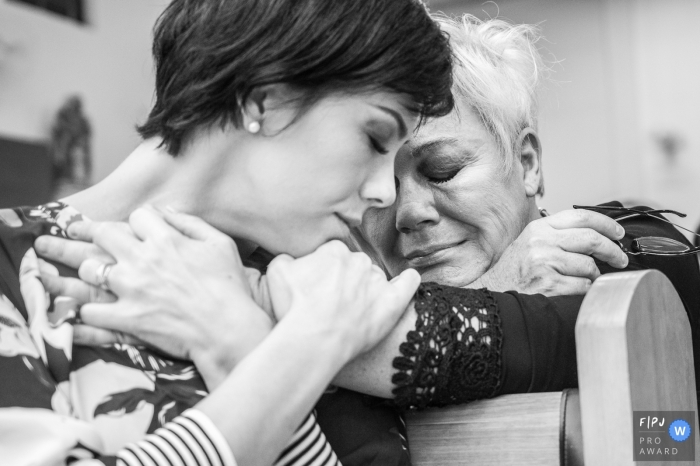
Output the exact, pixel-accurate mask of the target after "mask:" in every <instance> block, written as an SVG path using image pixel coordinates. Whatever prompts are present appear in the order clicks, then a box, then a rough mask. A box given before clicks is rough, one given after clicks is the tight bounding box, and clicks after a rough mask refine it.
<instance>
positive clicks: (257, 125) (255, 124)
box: [248, 121, 260, 134]
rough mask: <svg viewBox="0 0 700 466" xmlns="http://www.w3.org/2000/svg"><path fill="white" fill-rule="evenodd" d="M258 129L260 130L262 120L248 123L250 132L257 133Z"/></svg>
mask: <svg viewBox="0 0 700 466" xmlns="http://www.w3.org/2000/svg"><path fill="white" fill-rule="evenodd" d="M258 131H260V122H259V121H251V122H250V124H249V125H248V132H249V133H252V134H255V133H257V132H258Z"/></svg>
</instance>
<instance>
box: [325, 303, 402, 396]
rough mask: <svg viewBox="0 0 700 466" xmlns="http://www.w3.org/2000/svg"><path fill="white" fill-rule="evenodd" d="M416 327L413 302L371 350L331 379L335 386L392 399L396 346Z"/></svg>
mask: <svg viewBox="0 0 700 466" xmlns="http://www.w3.org/2000/svg"><path fill="white" fill-rule="evenodd" d="M415 328H416V311H415V308H414V306H413V301H411V304H410V305H409V306H408V309H407V310H406V312H405V313H404V315H403V317H402V318H401V320H399V322H398V323H397V324H396V326H395V327H394V328H393V329H392V331H391V332H390V333H389V334H388V335H387V336H386V338H384V340H382V341H381V342H380V343H379V344H378V345H377V346H375V347H374V348H373V349H372V350H371V351H368V352H366V353H363V354H361V355H359V356H358V357H356V358H355V359H353V360H352V361H350V362H349V363H348V364H347V365H346V366H345V367H343V368H342V370H341V371H340V372H339V373H338V375H337V376H336V377H335V379H334V380H333V383H334V384H335V385H338V386H339V387H343V388H347V389H348V390H354V391H356V392H360V393H366V394H368V395H373V396H377V397H380V398H393V397H394V394H393V393H392V390H393V389H394V388H395V386H394V384H393V383H392V381H391V377H392V375H393V374H394V373H395V372H396V369H394V367H393V363H394V359H396V358H397V357H399V356H401V352H400V351H399V346H400V345H401V344H402V343H403V342H405V341H406V335H407V334H408V332H409V331H411V330H415Z"/></svg>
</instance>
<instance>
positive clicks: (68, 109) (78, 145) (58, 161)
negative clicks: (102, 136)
mask: <svg viewBox="0 0 700 466" xmlns="http://www.w3.org/2000/svg"><path fill="white" fill-rule="evenodd" d="M90 133H91V131H90V123H88V120H87V118H86V117H85V115H83V111H82V102H81V101H80V97H78V96H72V97H69V98H68V100H66V102H65V103H64V104H63V105H62V106H61V108H60V109H59V110H58V114H57V115H56V121H55V123H54V125H53V127H52V128H51V158H52V163H53V172H54V182H55V183H56V184H55V187H56V191H57V193H56V194H59V195H61V194H70V192H69V191H75V190H77V189H72V188H71V186H74V187H78V188H80V189H82V188H84V187H85V186H86V185H87V184H89V181H90V173H91V169H92V163H91V153H90Z"/></svg>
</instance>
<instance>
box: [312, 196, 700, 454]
mask: <svg viewBox="0 0 700 466" xmlns="http://www.w3.org/2000/svg"><path fill="white" fill-rule="evenodd" d="M604 205H610V206H621V204H620V203H616V202H615V203H608V204H604ZM642 208H643V209H647V208H645V207H642ZM602 213H605V214H606V215H609V216H610V217H612V218H616V217H620V216H621V215H622V214H623V212H621V211H602ZM621 223H622V225H623V226H624V227H625V230H626V235H625V238H623V239H622V243H623V244H625V246H628V247H629V246H630V245H631V242H632V240H633V239H634V238H636V237H638V236H652V235H653V236H665V237H670V238H673V239H676V240H678V241H682V242H684V243H686V244H690V243H689V242H688V241H687V239H686V238H685V237H684V236H683V235H682V234H681V233H680V232H679V231H678V230H676V229H675V228H674V227H673V226H671V225H669V224H667V223H665V222H663V221H660V220H657V219H653V218H650V217H634V218H631V219H628V220H623V221H622V222H621ZM598 267H599V269H600V271H601V273H611V272H616V271H619V270H618V269H613V268H612V267H610V266H608V265H607V264H601V263H598ZM644 269H657V270H660V271H661V272H663V273H664V274H666V275H667V276H668V277H669V279H670V280H671V282H672V283H673V284H674V286H675V287H676V290H677V291H678V293H679V295H680V296H681V299H682V300H683V303H684V305H685V307H686V311H687V312H688V316H689V319H690V323H691V331H692V336H693V350H694V355H695V361H696V363H695V364H696V371H695V373H696V377H697V375H698V374H699V373H700V370H699V363H700V355H698V351H699V349H700V344H698V334H699V332H698V322H699V321H700V319H699V317H700V269H699V267H698V261H697V258H696V257H695V256H680V257H658V256H630V262H629V265H628V267H627V268H626V269H625V270H644ZM582 300H583V296H558V297H551V298H546V297H544V296H542V295H524V294H520V293H516V292H507V293H495V292H493V293H492V292H489V291H487V290H469V289H460V288H453V287H447V286H441V285H437V284H423V285H421V287H420V288H419V290H418V292H417V294H416V300H415V308H416V312H417V314H418V319H417V323H416V330H414V331H411V332H409V333H408V335H407V338H406V342H404V343H403V344H402V345H401V347H400V352H401V354H402V356H401V357H399V358H397V359H396V360H395V362H394V366H395V368H397V369H398V372H397V373H396V374H394V376H393V379H392V381H393V382H394V383H395V384H396V389H395V395H396V399H395V402H396V404H397V405H398V406H399V407H400V408H402V409H405V408H412V407H415V408H422V407H426V406H444V405H447V404H456V403H463V402H468V401H472V400H475V399H480V398H489V397H493V396H497V395H501V394H508V393H530V392H545V391H559V390H562V389H565V388H573V387H576V386H577V377H576V344H575V338H574V327H575V324H576V318H577V316H578V311H579V309H580V306H581V302H582ZM339 393H340V394H341V395H337V394H336V395H326V396H324V399H323V400H322V403H320V404H319V407H318V413H319V424H320V425H321V427H322V429H323V430H324V432H325V433H326V436H327V437H328V440H329V441H330V443H331V445H332V446H333V448H334V449H335V451H336V452H337V454H338V457H339V458H340V460H341V461H342V462H343V464H344V465H346V466H352V465H380V464H381V465H390V464H391V465H393V464H396V465H408V464H410V459H409V457H408V454H407V451H406V450H405V449H404V448H402V443H401V442H398V441H397V440H396V438H394V437H391V436H387V435H386V432H387V430H392V429H393V430H394V431H395V430H396V429H398V431H399V432H400V433H401V435H403V436H405V428H404V426H403V424H402V423H401V422H397V421H395V411H394V410H392V409H391V407H389V406H388V404H387V403H383V404H381V403H380V404H378V403H376V402H374V403H373V402H372V401H371V400H372V398H371V397H368V396H365V395H359V394H355V393H353V392H348V391H346V390H345V391H341V392H339ZM353 397H356V398H358V399H360V400H362V402H357V401H356V400H355V401H349V400H352V398H353ZM331 407H332V408H331ZM345 408H347V409H345ZM344 409H345V411H344ZM327 410H331V411H332V412H333V416H332V417H330V416H325V412H326V411H327ZM343 412H344V415H343ZM339 416H342V417H343V419H344V422H343V423H335V422H333V418H337V417H339ZM367 419H375V421H374V422H372V423H368V422H367ZM356 426H361V428H360V429H357V428H356ZM382 438H386V439H387V440H386V441H380V440H379V439H382ZM363 441H364V443H363ZM360 458H361V459H362V460H361V461H359V460H358V459H360ZM378 458H382V460H381V461H380V460H379V459H378ZM388 458H389V459H388Z"/></svg>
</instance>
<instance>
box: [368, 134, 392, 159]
mask: <svg viewBox="0 0 700 466" xmlns="http://www.w3.org/2000/svg"><path fill="white" fill-rule="evenodd" d="M369 143H370V146H372V149H374V150H375V151H377V152H379V153H380V154H382V155H385V154H388V153H389V150H388V149H387V148H386V147H384V146H383V145H381V144H380V143H379V141H377V139H376V138H375V137H373V136H369Z"/></svg>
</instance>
